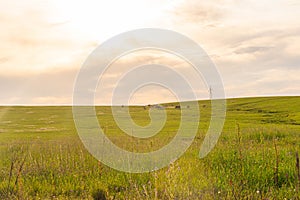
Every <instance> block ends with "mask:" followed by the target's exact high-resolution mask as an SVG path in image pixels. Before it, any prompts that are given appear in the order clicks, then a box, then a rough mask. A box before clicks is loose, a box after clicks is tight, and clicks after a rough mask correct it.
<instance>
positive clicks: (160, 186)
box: [0, 97, 300, 199]
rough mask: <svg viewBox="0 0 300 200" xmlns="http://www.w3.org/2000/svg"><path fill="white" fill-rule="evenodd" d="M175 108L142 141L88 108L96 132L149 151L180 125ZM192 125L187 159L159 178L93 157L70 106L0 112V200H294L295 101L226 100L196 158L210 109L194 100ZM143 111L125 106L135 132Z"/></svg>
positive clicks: (299, 117)
mask: <svg viewBox="0 0 300 200" xmlns="http://www.w3.org/2000/svg"><path fill="white" fill-rule="evenodd" d="M175 105H177V103H171V104H167V105H166V107H167V108H166V110H167V115H168V119H167V123H166V125H165V127H164V128H163V129H162V131H161V132H160V133H159V134H157V135H156V136H154V137H152V138H149V139H137V138H133V137H130V136H128V135H126V134H124V133H123V132H122V131H121V130H120V129H119V128H118V127H117V125H116V123H115V122H114V120H113V116H112V114H111V108H110V107H96V113H97V116H98V119H99V122H100V124H101V127H102V128H103V130H104V131H105V133H106V134H107V136H108V137H109V138H110V139H111V140H112V141H113V142H114V143H115V144H117V145H118V146H120V147H122V148H124V149H127V150H129V151H134V152H149V151H153V150H156V149H159V148H161V147H162V146H164V145H166V144H167V143H168V142H169V141H171V140H172V138H173V137H174V135H175V134H176V130H177V129H178V127H179V124H180V110H179V109H174V106H175ZM199 105H200V108H201V111H200V115H201V120H200V126H199V131H198V134H197V136H196V137H195V140H194V142H193V144H192V145H191V147H190V148H189V149H188V150H187V152H186V153H185V154H184V155H183V156H182V157H181V158H180V159H178V160H177V161H176V162H174V163H172V164H170V165H169V166H168V167H165V168H163V169H161V170H159V171H156V172H151V173H144V174H130V173H124V172H119V171H116V170H114V169H111V168H109V167H107V166H105V165H103V164H101V163H100V162H98V161H97V160H96V159H95V158H93V157H92V156H91V155H90V154H89V153H88V152H87V150H86V149H85V148H84V146H83V144H82V143H81V141H80V139H79V137H78V135H77V132H76V129H75V125H74V122H73V116H72V107H67V106H49V107H46V106H45V107H21V106H16V107H0V158H1V159H0V199H18V198H19V199H104V198H106V199H284V198H286V199H297V198H298V199H299V194H300V191H299V184H300V182H299V181H300V180H299V179H298V175H297V173H298V172H297V167H296V152H299V153H300V97H264V98H242V99H228V100H227V117H226V122H225V126H224V129H223V132H222V135H221V137H220V139H219V141H218V143H217V145H216V147H215V148H214V149H213V151H212V152H211V153H210V154H209V155H208V156H207V157H205V158H204V159H200V158H199V157H198V154H199V150H200V147H201V143H202V141H203V138H204V137H205V133H206V130H207V127H208V126H209V120H210V102H209V101H199ZM148 112H149V110H148V108H147V109H146V110H145V109H144V107H142V106H141V107H139V106H135V107H130V113H131V116H132V118H133V120H134V121H135V122H136V123H137V124H139V125H147V124H148V123H149V122H150V121H149V120H150V118H149V115H148Z"/></svg>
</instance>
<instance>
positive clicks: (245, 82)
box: [0, 0, 300, 104]
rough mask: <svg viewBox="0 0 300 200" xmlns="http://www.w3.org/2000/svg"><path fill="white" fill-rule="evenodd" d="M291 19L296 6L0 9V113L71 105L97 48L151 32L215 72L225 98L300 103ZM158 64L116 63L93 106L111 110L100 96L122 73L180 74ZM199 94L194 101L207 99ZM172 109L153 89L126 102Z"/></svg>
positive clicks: (297, 34)
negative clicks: (148, 69) (170, 37)
mask: <svg viewBox="0 0 300 200" xmlns="http://www.w3.org/2000/svg"><path fill="white" fill-rule="evenodd" d="M299 19H300V1H299V0H272V1H271V0H262V1H259V0H240V1H237V0H210V1H199V0H127V1H120V0H118V1H117V0H110V1H107V0H106V1H104V0H86V1H67V0H64V1H61V0H48V1H46V0H43V1H42V0H40V1H38V0H24V1H17V0H10V1H7V0H0V24H1V26H0V91H1V93H0V104H71V103H72V92H73V85H74V81H75V78H76V75H77V73H78V71H79V69H80V67H81V65H82V63H83V62H84V61H85V59H86V58H87V56H88V55H89V54H90V53H91V52H92V51H93V50H94V49H95V48H96V47H97V46H98V45H100V44H101V43H102V42H103V41H105V40H107V39H109V38H110V37H112V36H114V35H116V34H119V33H121V32H124V31H129V30H132V29H137V28H149V27H151V28H166V29H170V30H174V31H177V32H180V33H182V34H184V35H186V36H188V37H190V38H191V39H193V40H194V41H196V42H198V43H199V44H200V45H201V46H202V47H203V48H204V50H205V51H206V52H207V53H208V54H209V56H210V57H211V59H212V60H213V62H214V63H215V64H216V65H217V67H218V69H219V71H220V74H221V76H222V78H223V82H224V87H225V93H226V96H227V97H242V96H269V95H300V87H299V85H300V23H299ZM166 57H167V56H165V55H163V54H161V53H153V52H145V53H143V54H142V55H139V54H137V55H134V56H132V57H131V58H128V59H123V61H120V62H119V63H115V64H114V67H113V68H112V70H111V72H110V73H109V74H106V82H105V81H104V83H103V84H104V85H103V86H102V87H103V89H101V91H98V93H97V96H98V97H99V102H98V103H104V104H106V103H109V99H110V98H111V94H110V92H109V90H106V88H113V87H114V84H113V83H111V82H110V81H112V80H113V79H114V78H116V77H118V76H120V73H121V71H122V69H124V67H128V66H136V65H138V64H141V63H144V64H151V63H159V62H163V63H167V64H168V65H170V66H174V67H175V66H176V65H177V66H181V67H182V68H184V67H183V66H184V63H180V61H176V59H175V58H174V59H173V60H172V59H170V58H166ZM200 85H201V87H200V86H199V88H200V89H199V91H198V92H199V93H198V94H197V95H198V98H207V97H208V92H207V88H205V85H203V84H200ZM152 91H155V92H152ZM149 96H150V97H151V98H150V97H149ZM172 100H174V95H172V93H170V91H167V90H165V89H163V88H155V87H152V88H151V87H145V88H143V89H141V90H139V91H137V93H136V94H134V96H133V98H132V99H131V101H132V103H144V104H148V103H155V102H166V101H172Z"/></svg>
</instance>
